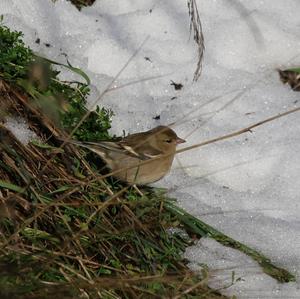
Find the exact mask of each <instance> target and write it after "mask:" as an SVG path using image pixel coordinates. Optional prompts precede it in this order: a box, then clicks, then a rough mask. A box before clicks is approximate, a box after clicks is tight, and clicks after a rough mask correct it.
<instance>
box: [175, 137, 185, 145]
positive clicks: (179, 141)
mask: <svg viewBox="0 0 300 299" xmlns="http://www.w3.org/2000/svg"><path fill="white" fill-rule="evenodd" d="M184 142H186V141H185V140H184V139H181V138H179V137H177V139H176V144H180V143H184Z"/></svg>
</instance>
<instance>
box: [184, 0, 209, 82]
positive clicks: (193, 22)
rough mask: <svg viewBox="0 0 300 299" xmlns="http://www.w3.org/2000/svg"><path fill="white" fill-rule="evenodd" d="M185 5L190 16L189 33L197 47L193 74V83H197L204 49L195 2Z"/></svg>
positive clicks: (192, 0)
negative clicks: (196, 59)
mask: <svg viewBox="0 0 300 299" xmlns="http://www.w3.org/2000/svg"><path fill="white" fill-rule="evenodd" d="M187 5H188V10H189V16H190V33H193V38H194V41H195V43H196V44H197V46H198V61H197V66H196V70H195V72H194V81H197V80H198V79H199V77H200V74H201V69H202V60H203V54H204V49H205V47H204V36H203V32H202V25H201V21H200V17H199V12H198V7H197V3H196V0H187Z"/></svg>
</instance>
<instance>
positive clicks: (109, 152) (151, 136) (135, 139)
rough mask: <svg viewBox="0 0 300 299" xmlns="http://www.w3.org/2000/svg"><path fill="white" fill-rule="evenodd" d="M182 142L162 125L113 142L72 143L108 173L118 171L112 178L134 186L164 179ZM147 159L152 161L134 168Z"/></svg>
mask: <svg viewBox="0 0 300 299" xmlns="http://www.w3.org/2000/svg"><path fill="white" fill-rule="evenodd" d="M183 142H185V140H183V139H181V138H179V137H178V136H177V135H176V133H175V132H174V131H173V130H172V129H170V128H169V127H166V126H158V127H156V128H154V129H152V130H149V131H146V132H141V133H136V134H132V135H129V136H127V137H125V138H123V139H122V140H120V141H117V142H113V141H100V142H79V141H72V143H74V144H77V145H79V146H83V147H86V148H88V149H89V150H91V151H93V152H94V153H96V154H98V155H99V156H100V157H101V158H102V159H103V160H104V161H105V162H106V164H107V166H108V168H109V169H110V170H111V171H113V172H114V171H118V170H120V172H117V173H115V174H114V176H115V177H116V178H118V179H120V180H122V181H125V182H127V183H130V184H136V185H145V184H149V183H153V182H155V181H157V180H159V179H161V178H162V177H163V176H165V175H166V174H167V173H168V171H169V170H170V168H171V165H172V162H173V159H174V155H175V152H176V145H177V144H179V143H183ZM151 159H152V160H153V161H149V162H148V163H146V164H143V165H140V166H138V164H139V163H141V162H142V161H145V160H151ZM130 166H132V167H130ZM123 168H124V170H121V169H123Z"/></svg>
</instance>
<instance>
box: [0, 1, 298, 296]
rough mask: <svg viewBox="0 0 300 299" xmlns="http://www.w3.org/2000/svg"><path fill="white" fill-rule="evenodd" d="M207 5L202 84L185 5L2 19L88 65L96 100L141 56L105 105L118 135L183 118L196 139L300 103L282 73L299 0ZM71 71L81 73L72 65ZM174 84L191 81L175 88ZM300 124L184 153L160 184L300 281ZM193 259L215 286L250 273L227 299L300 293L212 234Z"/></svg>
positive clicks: (22, 12) (9, 14)
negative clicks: (283, 81)
mask: <svg viewBox="0 0 300 299" xmlns="http://www.w3.org/2000/svg"><path fill="white" fill-rule="evenodd" d="M198 8H199V12H200V17H201V20H202V27H203V31H204V36H205V47H206V51H205V57H204V61H203V71H202V75H201V77H200V79H199V81H198V82H193V81H192V78H193V73H194V70H195V68H196V61H197V47H196V45H195V43H194V42H193V39H192V37H191V38H189V17H188V13H187V12H188V11H187V6H186V1H182V0H172V1H171V0H169V1H159V0H114V1H109V0H101V1H100V0H97V1H96V2H95V3H94V5H93V6H92V7H88V8H84V9H82V11H81V12H79V11H77V10H76V8H75V7H74V6H72V5H71V4H70V3H69V2H67V1H63V0H58V1H56V2H55V3H53V2H52V1H50V0H23V1H18V0H2V1H1V2H0V11H1V13H2V14H3V15H4V23H5V24H6V25H8V26H9V27H11V28H13V29H17V30H22V31H23V32H24V34H25V41H26V42H27V43H28V44H29V46H30V47H31V48H33V49H34V51H36V52H38V53H40V54H42V55H45V56H47V57H48V58H50V59H54V60H57V61H61V62H65V56H64V55H63V53H66V54H67V55H68V59H69V60H70V62H71V63H72V65H73V66H75V67H80V68H82V69H84V70H86V72H87V74H88V75H89V76H90V78H91V80H92V84H93V92H92V93H91V96H90V99H89V107H92V106H93V105H92V103H93V102H94V101H95V100H96V99H97V96H98V95H99V94H100V93H101V92H102V91H103V90H105V88H106V87H107V85H108V83H109V82H110V81H111V80H112V79H113V78H114V76H115V75H116V74H117V73H118V72H119V71H120V70H121V69H122V68H123V67H124V65H125V64H126V63H127V61H128V59H131V61H130V63H129V65H128V66H127V67H126V68H125V70H124V71H123V72H122V73H121V75H120V77H119V78H118V79H117V80H116V82H114V85H113V86H114V87H119V86H122V85H125V87H123V88H113V89H112V90H110V91H109V92H107V93H106V94H105V96H104V97H103V98H102V99H101V100H100V101H99V104H101V105H104V106H106V107H110V108H112V109H113V111H114V112H115V114H116V116H115V117H114V122H113V128H112V132H113V133H116V134H119V135H122V131H123V130H125V131H126V132H129V133H133V132H137V131H142V130H147V129H150V128H152V127H154V126H157V125H160V124H170V123H173V122H175V126H174V129H175V130H176V132H177V133H178V135H179V136H180V137H182V138H186V139H187V141H188V142H187V145H191V144H195V143H198V142H202V141H204V140H207V139H209V138H212V137H216V136H220V135H223V134H226V133H229V132H231V131H233V130H238V129H241V128H244V127H245V126H247V125H249V124H252V123H255V122H257V121H259V120H262V119H265V118H267V117H269V116H272V115H275V114H277V113H280V112H283V111H286V110H288V109H291V108H293V107H297V105H298V106H299V102H297V101H298V100H299V94H297V93H295V92H293V91H291V90H290V88H289V87H288V86H284V85H282V84H281V82H280V81H279V78H278V75H277V73H276V69H277V68H280V67H283V68H286V67H288V66H299V64H300V58H299V46H300V36H299V28H300V19H299V16H298V15H299V10H300V3H299V1H297V0H286V1H284V3H283V2H282V1H281V0H273V1H272V3H270V1H263V0H252V1H246V0H239V1H237V0H231V1H222V0H219V1H216V0H214V1H212V0H206V1H198ZM37 38H40V43H36V42H35V41H36V40H37ZM144 41H145V43H144V44H143V46H142V48H141V49H140V51H138V53H137V54H136V55H135V56H134V57H132V55H133V54H134V53H135V51H136V50H137V49H138V48H139V47H140V45H141V44H142V43H143V42H144ZM45 44H49V45H50V46H49V45H48V46H47V45H45ZM61 76H62V77H63V78H64V79H74V78H73V76H74V75H73V74H70V72H68V71H66V70H63V71H62V74H61ZM171 80H173V81H174V82H176V83H181V84H183V88H182V89H181V90H175V89H174V87H173V86H172V85H170V83H171ZM135 81H139V82H138V83H136V84H130V83H132V82H135ZM157 115H160V119H154V117H155V116H157ZM299 129H300V122H299V115H298V114H293V115H289V116H288V117H286V118H282V119H279V120H276V121H274V122H273V123H269V124H266V125H264V126H262V127H259V128H256V129H254V130H253V132H252V133H247V134H244V135H241V136H239V137H236V138H233V139H230V140H227V141H223V142H219V143H215V144H213V145H209V146H205V147H201V148H198V149H194V150H192V151H190V152H184V153H182V154H180V155H178V157H177V159H176V161H175V163H174V167H173V170H172V172H171V173H170V175H168V176H167V177H165V178H164V179H163V180H161V181H160V182H159V183H157V184H156V185H158V186H167V187H168V188H169V189H170V194H171V195H172V196H175V197H176V198H178V201H179V204H180V206H182V207H183V208H184V209H186V210H187V211H188V212H190V213H192V214H193V215H195V216H197V217H200V218H201V219H202V220H203V221H205V222H207V223H209V224H211V225H212V226H214V227H215V228H217V229H219V230H221V231H222V232H224V233H225V234H228V235H229V236H231V237H233V238H235V239H236V240H239V241H240V242H244V243H245V244H247V245H248V246H250V247H253V248H255V249H257V250H258V251H260V252H262V253H263V254H264V255H266V256H268V257H269V258H271V260H272V261H273V262H274V263H275V264H276V265H278V266H280V267H284V268H286V269H288V270H289V271H291V272H292V273H294V274H295V275H296V276H297V275H298V274H299V270H300V234H299V231H300V220H299V214H300V203H299V191H300V182H299V180H300V156H299V154H298V153H299V151H300V142H299ZM185 257H187V258H188V259H189V260H190V261H191V267H192V268H194V269H196V268H197V264H199V263H205V264H206V265H207V266H208V267H209V269H210V271H211V273H212V274H213V275H212V278H211V279H210V283H211V284H212V286H216V284H217V285H218V286H226V285H227V284H228V282H230V281H231V276H232V271H235V272H236V277H241V280H240V281H237V282H235V283H234V285H233V286H232V287H229V288H227V289H224V292H225V293H226V294H229V295H230V294H231V295H233V294H237V295H238V298H282V299H283V298H298V297H299V298H300V285H299V280H297V282H295V283H288V284H279V283H277V282H276V281H275V280H274V279H272V278H270V277H269V276H267V275H265V274H263V273H262V271H261V269H260V267H259V266H258V265H257V264H256V263H255V262H254V261H252V260H251V259H250V258H249V257H247V256H245V255H244V254H242V253H240V252H238V251H235V250H233V249H229V248H226V247H223V246H221V245H220V244H218V243H216V242H215V241H213V240H210V239H202V240H200V241H199V242H198V244H196V245H195V246H193V247H191V248H189V249H188V250H187V251H186V253H185Z"/></svg>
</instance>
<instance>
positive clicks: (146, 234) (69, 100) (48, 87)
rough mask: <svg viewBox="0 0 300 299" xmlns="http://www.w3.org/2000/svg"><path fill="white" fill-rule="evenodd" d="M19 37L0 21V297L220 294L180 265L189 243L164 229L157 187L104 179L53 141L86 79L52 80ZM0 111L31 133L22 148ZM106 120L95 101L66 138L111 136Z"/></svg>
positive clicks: (77, 105)
mask: <svg viewBox="0 0 300 299" xmlns="http://www.w3.org/2000/svg"><path fill="white" fill-rule="evenodd" d="M21 36H22V34H21V33H20V32H12V31H10V30H9V29H8V28H7V27H5V26H0V45H1V47H0V109H1V120H0V121H1V123H0V148H1V150H0V249H1V254H0V267H1V273H2V274H1V278H0V297H1V298H8V297H12V298H54V297H56V298H57V297H60V298H79V296H80V297H82V298H97V297H99V298H163V297H166V298H169V297H172V298H222V296H221V295H219V294H218V293H216V292H214V291H212V290H210V289H209V288H208V287H207V285H206V276H207V275H206V273H203V275H202V276H201V277H200V276H197V275H195V274H193V273H191V272H190V271H189V270H188V268H187V267H186V264H185V261H184V260H183V259H182V252H183V251H184V249H185V247H186V246H187V245H188V244H190V242H191V240H190V239H189V238H187V237H184V236H182V235H180V234H178V233H173V234H171V233H169V231H168V229H169V228H170V227H176V226H180V224H179V222H178V221H177V219H176V218H175V217H174V216H173V214H172V213H170V212H169V211H168V210H167V209H165V208H164V207H165V201H166V198H165V197H164V196H163V195H162V194H161V193H157V192H156V191H154V190H152V189H150V188H143V189H141V190H139V191H137V190H136V189H134V188H132V187H131V186H126V185H124V184H122V183H121V182H118V181H115V180H114V179H111V178H110V179H108V180H105V179H103V177H102V174H103V172H100V171H99V169H101V168H102V167H100V168H99V165H98V164H99V161H97V159H92V160H89V162H88V161H87V160H86V156H87V153H86V152H85V151H82V150H80V151H79V150H78V149H77V148H76V147H74V146H72V145H67V146H65V147H61V144H62V138H65V137H66V136H67V135H68V134H69V133H70V132H72V131H74V128H76V126H78V124H79V122H80V120H81V119H82V118H83V117H84V116H85V115H86V113H87V110H86V108H85V102H86V97H87V95H88V93H89V88H88V82H86V83H81V82H61V81H59V79H58V77H57V75H58V74H59V71H58V70H55V69H54V68H53V65H54V64H56V63H54V62H52V61H50V60H47V59H44V58H41V57H38V56H37V55H36V54H34V53H33V52H32V51H31V50H30V49H29V48H28V47H26V46H25V45H24V44H23V42H22V40H21ZM64 67H68V68H69V69H70V70H71V71H74V72H76V73H78V74H81V75H82V77H83V78H84V79H86V81H88V80H87V79H88V78H87V76H86V75H85V74H84V73H83V72H82V71H81V70H78V69H76V68H74V67H72V66H71V65H70V64H69V63H68V64H67V65H65V66H64ZM8 115H9V116H13V117H22V118H23V119H25V120H26V121H27V122H28V126H29V128H30V129H31V130H33V131H34V132H35V133H36V135H37V136H38V138H39V139H38V140H35V141H32V142H31V143H30V144H28V145H24V144H22V143H21V142H20V141H19V140H18V139H17V138H16V137H15V136H14V135H13V134H12V133H11V132H10V131H9V130H8V129H7V128H6V127H5V119H6V117H7V116H8ZM111 116H112V112H111V111H109V110H107V109H105V108H100V107H97V109H96V110H95V111H94V112H92V113H90V114H89V116H88V117H87V118H86V120H85V121H84V122H83V124H82V125H81V126H80V127H79V129H78V130H76V131H75V132H74V138H78V139H80V140H94V141H95V140H100V139H110V138H113V136H110V135H109V133H108V129H109V128H110V125H111ZM100 163H101V162H100Z"/></svg>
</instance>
